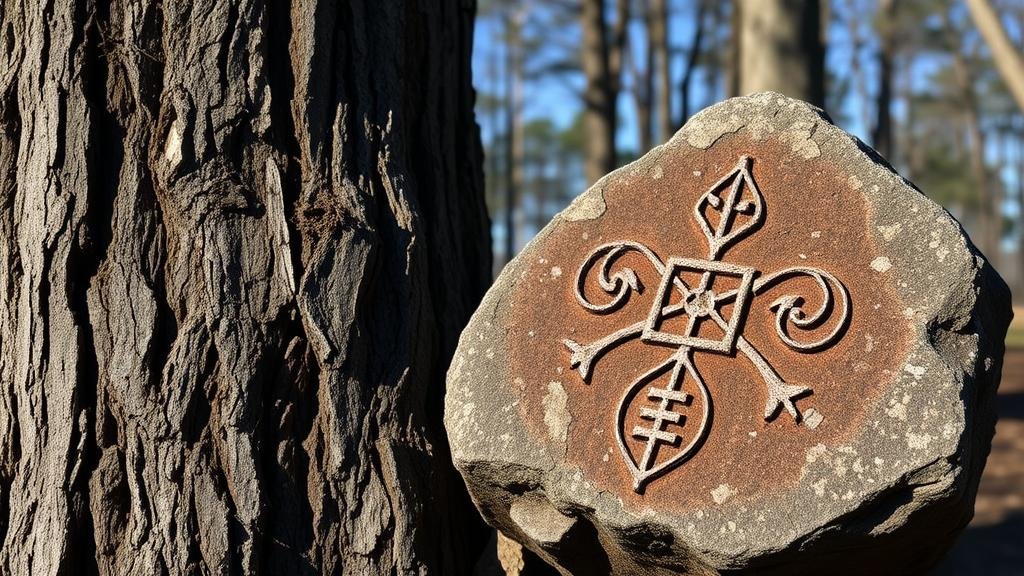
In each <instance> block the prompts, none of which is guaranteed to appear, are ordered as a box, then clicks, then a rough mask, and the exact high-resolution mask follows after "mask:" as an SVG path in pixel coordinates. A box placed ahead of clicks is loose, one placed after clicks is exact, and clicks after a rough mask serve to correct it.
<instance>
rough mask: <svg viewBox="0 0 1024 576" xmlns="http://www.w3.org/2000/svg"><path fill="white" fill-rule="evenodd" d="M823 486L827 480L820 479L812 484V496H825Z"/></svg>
mask: <svg viewBox="0 0 1024 576" xmlns="http://www.w3.org/2000/svg"><path fill="white" fill-rule="evenodd" d="M825 484H827V480H825V479H824V478H822V479H821V480H818V481H817V482H815V483H814V484H811V488H814V495H815V496H824V495H825Z"/></svg>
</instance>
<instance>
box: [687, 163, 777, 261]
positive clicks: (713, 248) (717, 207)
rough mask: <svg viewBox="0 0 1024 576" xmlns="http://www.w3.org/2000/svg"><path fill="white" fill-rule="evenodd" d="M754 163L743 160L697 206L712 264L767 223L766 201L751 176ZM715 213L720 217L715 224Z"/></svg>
mask: <svg viewBox="0 0 1024 576" xmlns="http://www.w3.org/2000/svg"><path fill="white" fill-rule="evenodd" d="M750 163H751V160H750V157H749V156H742V157H740V160H739V162H738V163H737V165H736V167H735V168H734V169H733V170H732V171H730V172H729V173H728V174H726V175H725V176H723V177H722V178H721V179H719V180H718V181H717V182H715V183H714V184H713V185H712V186H711V187H710V188H708V190H707V192H705V193H704V194H703V195H702V196H701V197H700V199H699V200H697V204H696V205H695V206H694V215H695V217H696V218H697V223H698V224H699V225H700V228H701V231H702V232H703V233H704V237H705V238H707V241H708V252H709V258H710V259H712V260H717V259H718V258H719V257H720V256H721V255H722V253H723V252H724V251H725V250H726V249H727V248H728V247H729V246H731V245H732V244H734V243H736V242H737V241H739V240H740V239H742V238H743V237H745V236H747V235H748V234H750V233H751V232H753V231H754V230H755V229H756V228H757V227H758V226H759V225H760V224H761V222H762V220H763V219H764V197H763V196H762V195H761V191H760V190H759V189H758V187H757V183H756V182H755V181H754V177H753V176H752V175H751V173H750ZM712 213H716V214H717V215H718V218H717V220H716V221H714V222H713V221H712V220H711V218H710V216H711V214H712Z"/></svg>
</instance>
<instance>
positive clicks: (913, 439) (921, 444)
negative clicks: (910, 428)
mask: <svg viewBox="0 0 1024 576" xmlns="http://www.w3.org/2000/svg"><path fill="white" fill-rule="evenodd" d="M931 442H932V437H931V434H914V433H913V432H907V446H910V447H911V448H913V449H914V450H924V449H926V448H928V445H929V444H931Z"/></svg>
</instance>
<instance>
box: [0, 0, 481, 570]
mask: <svg viewBox="0 0 1024 576" xmlns="http://www.w3.org/2000/svg"><path fill="white" fill-rule="evenodd" d="M473 17H474V14H473V5H472V3H468V2H460V1H454V0H450V1H440V2H425V1H412V2H408V3H391V2H385V3H377V2H364V1H360V0H356V1H354V2H347V3H344V4H341V3H335V2H329V1H325V0H296V1H295V2H293V3H292V5H291V7H290V10H289V9H288V7H287V6H286V5H285V4H281V3H273V2H267V3H263V2H260V1H253V2H247V1H241V2H228V1H226V0H206V1H203V2H194V3H193V2H173V1H165V2H156V1H127V0H113V1H112V2H94V1H91V0H52V1H51V2H47V3H37V2H24V3H6V4H5V7H4V8H3V9H0V30H3V31H4V42H5V49H4V50H2V51H0V125H2V127H3V130H0V259H2V262H3V269H4V270H5V271H6V273H5V274H3V275H2V279H0V283H2V285H3V296H2V297H0V306H2V312H0V379H2V386H0V433H2V434H3V438H4V442H3V443H2V444H0V494H2V497H0V538H2V540H3V545H2V548H0V566H2V567H3V569H2V570H3V572H4V573H5V574H15V575H25V576H28V575H33V576H46V575H72V574H76V575H77V574H94V573H96V574H102V575H122V574H168V575H178V574H284V573H287V574H342V573H344V574H465V573H468V571H469V569H470V567H471V566H472V564H473V562H474V561H475V559H476V555H477V551H478V550H479V548H480V547H481V546H482V545H483V542H482V541H479V540H480V539H481V537H485V536H486V534H487V532H486V531H485V529H484V526H483V524H482V523H481V521H480V520H479V518H478V516H477V515H476V513H475V511H474V509H473V508H472V506H471V503H470V502H469V499H468V497H467V495H466V494H465V492H464V489H463V485H462V482H461V480H460V479H459V478H458V476H457V475H456V473H455V471H454V470H453V469H452V467H451V465H450V463H449V456H448V452H447V441H446V437H445V434H444V428H443V427H442V422H441V414H442V397H443V395H444V386H443V383H444V373H445V370H446V368H447V364H448V362H449V359H450V357H451V354H452V352H453V349H454V346H455V343H456V339H457V338H458V335H459V332H460V329H461V327H462V326H463V323H464V322H465V321H466V320H467V318H468V316H469V314H470V313H471V312H472V310H473V309H474V307H475V305H476V303H477V301H478V299H479V297H480V296H481V293H482V291H483V290H484V289H485V287H486V286H487V284H488V281H489V272H490V256H489V243H488V223H487V216H486V213H485V209H484V205H483V186H482V174H481V171H480V166H481V162H482V158H481V150H480V143H479V136H478V130H477V126H476V123H475V121H474V118H473V98H474V95H473V89H472V85H471V78H470V56H471V50H472V34H473Z"/></svg>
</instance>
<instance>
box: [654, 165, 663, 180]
mask: <svg viewBox="0 0 1024 576" xmlns="http://www.w3.org/2000/svg"><path fill="white" fill-rule="evenodd" d="M664 175H665V169H664V168H662V167H661V164H655V165H654V167H653V168H651V178H654V179H655V180H660V179H661V177H662V176H664Z"/></svg>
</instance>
